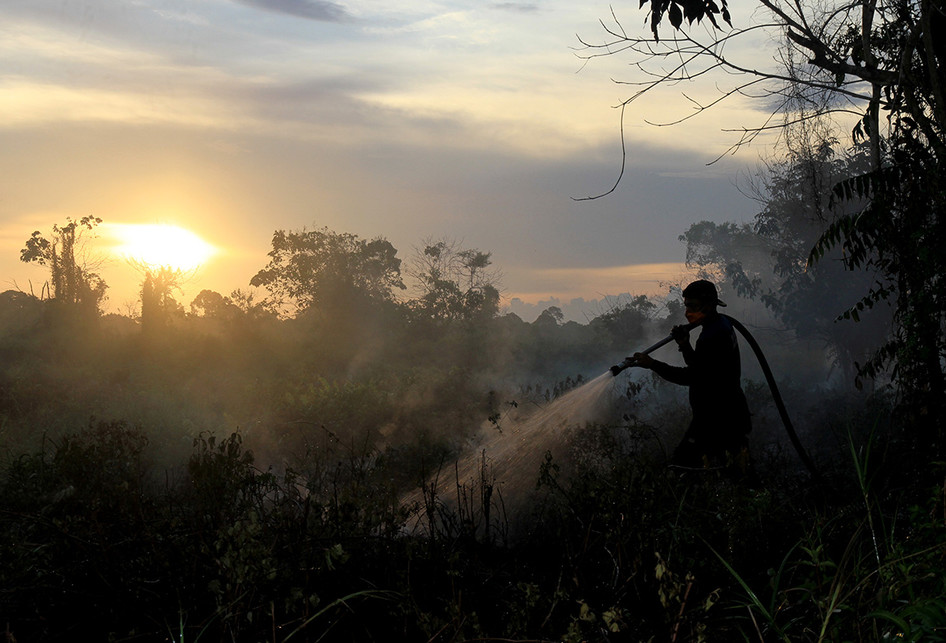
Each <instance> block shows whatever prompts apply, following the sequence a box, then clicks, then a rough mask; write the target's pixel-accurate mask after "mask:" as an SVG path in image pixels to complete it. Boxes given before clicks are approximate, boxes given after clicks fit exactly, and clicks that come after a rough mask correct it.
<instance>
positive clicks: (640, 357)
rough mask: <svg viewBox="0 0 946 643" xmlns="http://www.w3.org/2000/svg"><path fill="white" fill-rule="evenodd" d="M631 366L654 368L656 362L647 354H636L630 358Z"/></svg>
mask: <svg viewBox="0 0 946 643" xmlns="http://www.w3.org/2000/svg"><path fill="white" fill-rule="evenodd" d="M628 359H629V360H631V366H640V367H641V368H653V366H654V360H653V358H652V357H651V356H650V355H648V354H647V353H634V354H633V355H631V356H630V357H628Z"/></svg>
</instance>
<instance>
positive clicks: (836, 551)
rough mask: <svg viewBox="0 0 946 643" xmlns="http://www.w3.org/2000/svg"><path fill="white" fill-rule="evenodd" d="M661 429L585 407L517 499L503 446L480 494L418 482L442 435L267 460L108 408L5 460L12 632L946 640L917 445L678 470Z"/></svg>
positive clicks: (926, 477) (936, 521)
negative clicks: (182, 439) (823, 466)
mask: <svg viewBox="0 0 946 643" xmlns="http://www.w3.org/2000/svg"><path fill="white" fill-rule="evenodd" d="M643 428H646V427H640V426H633V427H631V426H618V427H604V426H589V427H586V428H585V429H584V430H582V431H581V433H580V439H578V440H575V441H573V444H574V445H576V446H575V449H574V453H572V454H570V455H569V456H568V457H566V458H565V459H563V460H562V461H555V460H553V459H552V457H551V456H548V457H547V458H546V461H545V464H544V466H543V467H542V469H541V471H537V472H536V480H537V489H536V490H535V492H534V494H533V496H531V497H532V498H533V499H534V501H533V502H531V503H530V504H529V505H527V506H526V508H525V509H523V510H521V512H520V513H519V514H509V513H506V512H504V511H503V510H502V509H503V498H502V494H501V493H500V490H499V489H497V488H495V483H494V482H493V481H492V480H491V479H490V477H489V471H488V468H484V471H483V476H482V478H481V480H480V483H479V485H480V486H479V488H472V489H470V488H467V489H458V493H459V494H460V497H462V498H464V499H465V501H464V502H461V503H460V504H459V505H456V504H451V503H450V502H447V500H448V499H446V498H438V497H436V496H435V495H433V492H431V491H430V490H428V493H427V494H426V496H425V498H424V501H423V502H415V503H402V502H401V501H400V500H399V499H400V498H401V497H402V494H403V492H404V491H405V488H404V487H405V483H404V480H405V479H406V478H408V477H410V476H409V475H408V473H407V472H406V470H407V469H410V466H411V462H410V461H411V458H412V457H413V456H412V455H411V453H413V454H414V455H416V453H419V452H422V451H424V450H425V449H429V446H428V447H424V446H422V445H421V446H418V447H417V449H419V451H415V452H410V450H409V449H407V447H405V446H403V445H402V446H401V447H400V450H395V449H393V448H391V449H388V450H385V451H383V452H378V451H376V450H372V449H369V448H367V447H365V446H362V447H359V446H358V445H357V443H353V444H350V445H348V446H347V448H345V449H342V448H339V449H338V450H336V451H334V452H332V456H331V457H327V456H326V455H325V454H326V451H325V450H316V449H313V450H311V451H310V452H307V453H305V454H302V455H299V456H298V457H297V458H296V459H295V461H294V462H293V465H292V467H283V468H281V469H279V470H277V469H274V468H268V469H265V470H261V469H259V468H258V467H257V465H256V462H255V458H254V456H253V454H252V452H251V451H250V450H249V449H247V448H246V446H245V444H244V442H243V438H242V436H241V435H240V434H239V433H233V434H230V435H226V436H217V435H214V434H211V433H202V434H199V435H198V436H197V437H196V438H195V439H194V442H193V449H192V452H191V454H190V456H189V458H188V459H187V462H186V463H183V464H182V466H181V467H179V468H177V469H161V468H158V467H156V466H154V465H153V464H151V463H149V459H148V453H149V444H148V441H147V439H146V438H145V437H144V436H145V432H144V431H142V430H141V429H140V428H137V427H133V426H129V425H127V424H125V423H122V422H92V423H91V424H90V425H89V426H88V427H86V428H85V429H83V430H81V431H78V432H75V433H71V434H68V435H66V436H65V437H62V438H60V439H58V440H56V441H51V440H46V441H44V442H43V443H42V447H41V448H40V449H39V450H37V451H36V452H33V453H25V454H22V455H20V456H19V457H16V458H14V459H13V460H11V461H10V462H9V464H8V465H7V467H6V469H5V471H4V472H3V477H2V480H0V561H2V565H0V626H3V627H4V628H5V631H6V632H7V640H8V641H12V640H19V641H64V640H70V641H72V640H79V639H81V640H102V641H106V640H113V641H132V640H142V641H150V640H155V641H157V640H172V641H180V642H183V641H198V640H200V641H429V642H447V641H455V642H459V641H489V640H494V641H495V640H505V641H526V640H528V641H568V642H575V643H578V642H581V641H721V640H749V641H777V640H781V641H877V640H908V641H937V640H944V639H946V604H944V599H943V598H942V597H943V596H944V595H946V580H944V579H946V560H944V557H946V522H944V521H946V517H944V499H946V486H944V480H946V477H944V469H943V467H942V466H941V465H938V464H937V465H934V466H932V467H926V468H925V469H924V470H923V471H922V472H920V473H921V474H922V475H919V474H917V472H913V473H914V474H916V475H911V476H910V477H909V478H908V479H903V478H902V477H898V476H895V475H890V473H889V469H890V468H891V467H895V466H899V465H901V464H902V462H903V461H904V460H903V458H902V457H901V456H899V455H896V456H895V455H892V454H891V453H890V452H889V450H888V449H887V446H886V445H885V444H882V443H881V442H880V441H879V440H878V439H877V438H876V437H868V438H866V439H863V440H861V439H858V438H856V437H851V438H850V439H849V443H848V447H849V448H848V451H849V453H848V454H847V455H846V462H847V466H846V467H844V469H845V470H847V471H849V472H850V473H844V474H843V475H837V476H833V477H831V476H829V477H828V479H826V480H821V481H810V480H807V479H805V477H804V476H797V477H789V476H783V475H775V474H774V473H773V472H772V471H770V470H769V471H761V472H759V475H757V476H755V477H751V478H745V477H743V478H737V477H733V476H731V475H729V474H727V473H726V472H723V471H677V470H673V469H668V468H666V467H665V466H664V465H663V463H662V460H661V459H660V458H654V457H649V456H648V457H645V456H644V455H643V454H644V453H646V452H647V450H646V449H644V448H642V445H641V444H640V442H641V440H642V439H644V438H642V437H641V436H646V435H647V432H646V431H644V430H642V429H643ZM339 454H343V455H344V457H338V456H339ZM839 469H840V468H839ZM416 474H417V475H418V476H419V475H421V472H420V471H419V470H418V471H417V472H416ZM407 524H421V525H423V529H421V530H419V531H409V530H406V529H405V525H407Z"/></svg>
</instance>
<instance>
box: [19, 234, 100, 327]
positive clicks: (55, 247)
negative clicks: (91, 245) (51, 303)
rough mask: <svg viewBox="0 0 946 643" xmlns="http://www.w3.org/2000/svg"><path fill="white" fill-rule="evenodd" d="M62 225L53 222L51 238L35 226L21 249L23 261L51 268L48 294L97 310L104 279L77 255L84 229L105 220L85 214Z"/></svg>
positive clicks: (66, 301)
mask: <svg viewBox="0 0 946 643" xmlns="http://www.w3.org/2000/svg"><path fill="white" fill-rule="evenodd" d="M66 221H67V223H66V224H65V225H63V226H60V225H59V224H53V229H52V234H51V235H49V238H47V237H46V236H44V235H43V233H42V232H40V231H39V230H36V231H35V232H33V234H32V235H30V238H29V239H27V241H26V247H25V248H23V249H22V250H21V251H20V261H23V262H24V263H37V264H39V265H41V266H47V267H48V268H49V273H50V279H51V282H50V283H48V287H49V293H48V295H49V296H50V297H52V298H54V299H56V301H59V302H62V303H66V304H72V305H76V306H80V307H83V308H86V309H88V310H91V311H94V312H98V308H99V306H100V305H101V303H102V300H103V299H104V298H105V290H106V288H107V287H108V286H106V284H105V282H104V281H103V280H102V278H101V277H99V275H98V274H96V273H95V272H93V271H92V269H90V268H89V266H88V265H87V264H86V263H84V262H83V261H82V257H81V255H80V256H77V252H80V251H81V235H82V232H83V231H89V230H93V229H94V228H95V227H96V226H97V225H99V224H100V223H102V220H101V219H100V218H98V217H93V216H85V217H82V218H81V219H80V220H79V221H73V220H72V219H69V218H67V219H66Z"/></svg>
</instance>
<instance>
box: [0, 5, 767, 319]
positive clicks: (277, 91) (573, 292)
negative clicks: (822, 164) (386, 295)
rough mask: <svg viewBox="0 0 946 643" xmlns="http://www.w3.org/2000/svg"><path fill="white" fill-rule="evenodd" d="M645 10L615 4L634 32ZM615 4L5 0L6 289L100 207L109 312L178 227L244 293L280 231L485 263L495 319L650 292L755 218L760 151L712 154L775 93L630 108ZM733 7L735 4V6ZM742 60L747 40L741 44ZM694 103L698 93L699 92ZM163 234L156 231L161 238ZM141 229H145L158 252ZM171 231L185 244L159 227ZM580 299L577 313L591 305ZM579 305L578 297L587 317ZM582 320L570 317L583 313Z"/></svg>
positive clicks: (205, 275)
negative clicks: (699, 232) (693, 236)
mask: <svg viewBox="0 0 946 643" xmlns="http://www.w3.org/2000/svg"><path fill="white" fill-rule="evenodd" d="M637 6H638V3H637V2H636V0H635V1H634V2H630V3H627V4H626V5H624V6H622V5H615V7H614V11H615V12H616V13H617V14H618V15H620V16H621V18H622V23H623V24H625V25H627V26H633V27H634V28H637V27H639V28H640V30H641V32H642V33H644V32H645V30H646V29H647V27H646V25H644V23H643V19H644V14H643V12H640V11H639V10H638V9H637ZM611 11H612V9H611V6H610V5H609V4H607V3H605V2H595V1H590V2H582V3H575V2H572V1H570V0H548V1H545V0H534V1H532V2H527V1H524V2H493V3H490V2H463V1H459V0H457V1H453V0H443V1H441V0H405V1H401V2H397V3H391V2H381V1H374V0H352V1H339V2H329V1H322V0H125V1H121V2H113V1H105V0H4V2H3V3H2V5H0V290H6V289H19V290H22V291H25V292H34V293H36V294H39V293H40V290H41V286H42V283H43V282H44V281H45V280H46V278H47V273H46V271H45V270H44V269H43V268H42V267H40V266H36V265H26V264H24V263H22V262H20V261H19V253H20V249H22V248H23V247H24V244H25V241H26V240H27V239H28V238H29V236H30V234H31V233H32V232H33V231H34V230H40V231H42V232H44V233H48V232H49V231H50V230H51V228H52V225H53V224H57V223H58V224H60V225H62V224H64V223H66V221H67V220H68V219H72V220H78V219H81V218H82V217H83V216H87V215H91V216H95V217H99V218H101V219H102V220H103V224H102V225H100V226H99V227H97V228H96V230H95V233H96V235H95V237H94V238H92V237H89V243H88V245H87V246H86V247H87V253H88V255H87V257H88V260H89V261H90V262H95V263H96V265H98V266H99V268H98V270H99V272H100V274H101V275H102V276H103V277H104V279H105V281H106V282H107V283H108V284H109V286H110V288H109V291H108V297H109V299H108V302H107V304H106V308H107V309H108V310H109V311H113V312H131V311H133V310H134V308H135V304H136V301H137V298H138V290H139V284H140V281H141V274H140V272H138V271H137V269H136V268H134V266H133V265H132V264H131V263H130V262H129V261H127V259H123V258H122V255H121V254H120V253H119V252H118V251H116V247H118V246H119V245H121V241H120V240H119V239H118V238H117V234H118V232H119V231H120V230H121V229H127V228H128V227H129V226H131V227H134V226H136V225H163V226H178V227H180V228H183V229H186V230H188V231H190V232H191V233H193V234H194V235H197V236H199V237H200V239H202V240H203V241H204V242H206V243H207V244H209V245H211V246H213V248H214V252H213V254H211V255H209V256H208V257H206V258H205V259H204V260H203V263H202V264H201V266H200V268H198V269H196V270H194V271H191V272H192V276H191V277H190V278H189V280H188V282H187V283H186V284H185V286H184V291H183V292H182V293H180V295H179V297H178V300H179V301H181V302H182V303H183V304H185V306H186V305H187V304H189V302H190V301H191V300H192V299H193V297H194V296H195V295H196V294H197V293H198V292H199V291H200V290H203V289H205V288H206V289H210V290H215V291H217V292H220V293H222V294H229V293H230V292H231V291H232V290H234V289H237V288H240V289H244V290H249V289H250V288H249V281H250V279H251V278H252V277H253V275H254V274H256V272H257V271H258V270H260V269H261V268H263V267H264V266H265V265H266V263H267V260H268V258H267V255H266V253H267V252H268V251H269V249H270V242H271V239H272V235H273V232H274V231H275V230H301V229H303V228H308V229H317V228H322V227H327V228H329V229H330V230H333V231H336V232H349V233H353V234H356V235H358V236H360V237H362V238H366V239H370V238H375V237H379V236H380V237H384V238H386V239H388V240H389V241H391V243H392V244H393V245H394V246H395V247H396V248H397V249H398V251H399V253H398V256H399V257H400V258H401V259H402V260H403V261H404V262H405V263H406V262H407V261H408V260H409V257H410V255H411V254H412V253H413V252H415V251H416V249H417V248H418V247H422V245H423V243H424V241H425V240H436V239H452V240H456V241H458V242H459V243H460V244H461V245H462V246H463V247H466V248H477V249H479V250H482V251H486V252H491V253H492V259H493V267H494V268H496V269H498V270H499V271H501V273H502V284H501V285H502V293H503V296H504V302H505V305H506V306H507V309H509V310H513V311H514V312H520V313H521V314H522V315H523V317H524V318H526V317H527V316H529V315H530V314H538V312H540V311H541V310H542V308H543V307H544V306H545V305H546V304H550V303H551V304H556V305H560V306H562V307H567V304H568V303H569V302H571V301H572V300H574V299H578V300H579V301H578V303H580V304H583V305H587V306H590V307H592V308H593V307H594V305H596V302H598V301H599V300H602V298H604V297H605V296H607V295H618V294H620V293H632V294H657V293H665V292H666V291H667V288H668V284H669V283H672V282H679V281H680V280H681V279H683V278H685V275H684V273H685V267H684V266H683V261H684V259H685V247H684V246H683V244H682V243H681V242H680V241H679V240H678V237H679V235H681V234H682V233H683V232H685V231H686V229H687V228H688V226H689V225H690V224H691V223H694V222H697V221H701V220H713V221H730V220H735V221H746V220H749V219H750V218H751V217H752V215H753V214H754V213H755V211H756V209H757V204H756V203H754V202H753V201H751V200H750V199H748V198H747V197H745V196H744V195H743V194H742V193H741V192H740V191H739V189H738V184H739V180H740V176H742V175H744V174H745V173H746V172H747V171H751V170H752V168H753V167H754V166H755V164H756V163H757V160H758V157H759V155H760V151H759V149H758V147H756V148H748V149H744V150H742V151H740V153H739V154H736V155H734V156H724V157H723V158H722V159H721V160H720V161H719V162H718V163H715V164H711V165H710V164H708V163H709V162H710V161H712V160H713V159H715V158H716V157H718V156H719V155H720V154H722V153H724V152H725V151H726V149H727V148H728V147H729V145H731V144H732V143H733V142H734V140H735V136H736V135H735V134H733V133H732V132H725V131H723V129H724V128H738V127H742V126H751V125H756V124H758V123H759V122H761V121H762V120H763V119H764V117H765V114H764V113H763V112H761V111H756V110H759V109H762V108H763V107H764V106H762V105H758V104H755V103H753V102H752V101H748V100H746V101H741V102H740V101H739V100H734V101H730V102H728V103H727V104H725V105H723V106H721V107H720V108H718V109H714V110H711V111H709V112H706V113H704V114H702V115H700V117H699V118H695V119H692V120H690V121H688V122H687V123H685V124H683V125H678V126H673V127H656V126H653V125H650V124H648V121H654V120H673V119H675V118H678V117H679V116H682V115H686V114H687V113H689V110H691V109H692V105H691V104H689V103H688V102H687V100H686V99H685V98H684V97H683V94H684V93H686V94H687V95H688V96H696V97H697V98H699V97H700V96H701V95H709V94H706V92H713V91H715V90H714V89H713V88H712V86H709V87H701V86H692V87H680V86H677V87H668V88H665V89H663V90H661V91H660V92H655V93H654V94H653V95H652V96H651V97H650V98H649V99H647V100H641V101H638V102H635V103H633V104H632V109H629V110H628V112H627V113H626V114H625V120H624V136H625V144H626V153H627V157H626V163H627V167H626V170H625V172H624V175H623V178H622V180H621V182H620V184H619V186H618V188H617V189H616V190H615V191H614V192H613V193H611V194H609V195H607V196H604V197H602V198H598V199H593V200H581V198H582V197H587V196H593V195H599V194H602V193H604V192H607V191H608V190H609V189H610V188H611V186H612V185H613V183H614V182H615V180H616V178H617V177H618V174H619V171H620V168H621V159H622V152H621V122H620V111H619V110H618V109H616V107H615V106H616V105H618V104H619V103H620V102H621V101H622V100H624V99H626V98H628V97H629V96H630V94H631V93H632V91H633V89H632V88H631V87H629V86H628V85H623V84H621V83H617V82H615V80H629V79H633V78H634V76H633V74H634V69H633V68H632V67H631V66H630V65H629V64H628V62H629V61H628V59H627V58H626V57H623V58H622V57H621V56H612V57H606V58H596V59H593V60H583V59H582V58H581V57H580V54H581V53H582V52H581V49H580V41H579V38H582V39H585V40H588V41H601V40H603V39H604V37H605V34H604V29H603V27H602V25H601V23H600V22H599V21H600V20H604V19H609V17H610V16H611ZM736 19H737V20H738V16H736ZM753 55H755V56H756V57H757V58H758V57H759V53H758V51H756V52H754V54H753ZM701 92H702V94H701ZM153 229H154V228H152V230H153ZM159 237H160V235H156V236H154V237H153V238H154V239H155V241H154V243H158V241H157V239H158V238H159ZM163 243H169V244H175V243H176V242H175V241H173V240H171V241H165V242H163ZM574 308H575V307H571V308H569V315H570V316H571V317H572V318H580V312H579V311H578V310H577V309H574ZM579 308H580V306H579ZM573 309H574V310H573Z"/></svg>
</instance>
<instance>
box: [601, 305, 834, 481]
mask: <svg viewBox="0 0 946 643" xmlns="http://www.w3.org/2000/svg"><path fill="white" fill-rule="evenodd" d="M723 317H725V318H726V319H728V320H729V322H730V323H731V324H732V326H733V328H735V329H736V330H738V331H739V333H740V334H741V335H742V336H743V337H744V338H745V340H746V343H748V344H749V346H750V347H751V348H752V352H753V353H755V356H756V359H757V360H759V366H761V367H762V373H763V374H764V375H765V381H766V382H767V383H768V385H769V390H770V391H771V392H772V399H773V400H774V401H775V408H777V409H778V414H779V417H781V418H782V424H783V425H784V426H785V432H786V433H788V439H789V440H791V443H792V446H793V447H795V452H796V453H798V457H799V458H800V459H801V461H802V463H804V465H805V468H807V469H808V471H809V472H810V473H811V474H812V475H813V476H815V477H816V478H819V477H820V475H819V473H818V470H817V469H815V465H814V463H813V462H812V461H811V458H809V457H808V454H807V453H806V452H805V449H804V447H802V445H801V440H799V439H798V434H797V433H795V428H794V427H793V426H792V421H791V419H789V417H788V411H787V410H786V409H785V403H784V402H783V401H782V395H781V393H779V390H778V385H777V384H776V383H775V376H773V375H772V369H771V368H769V363H768V361H767V360H766V359H765V355H764V354H763V353H762V347H761V346H759V343H758V342H757V341H756V340H755V337H753V336H752V334H751V333H750V332H749V330H748V329H747V328H746V327H745V326H743V325H742V324H741V323H740V322H738V321H737V320H735V319H733V318H732V317H730V316H729V315H723ZM700 323H701V322H694V323H692V324H687V325H686V326H682V327H681V328H683V329H685V330H687V331H689V330H691V329H693V328H695V327H696V326H699V325H700ZM671 341H673V335H669V336H667V337H665V338H663V339H662V340H660V341H659V342H657V343H656V344H654V345H653V346H649V347H647V348H645V349H644V350H642V351H640V353H641V354H643V355H647V354H648V353H651V352H652V351H655V350H657V349H658V348H660V347H661V346H663V345H665V344H669V343H670V342H671ZM636 363H637V360H635V359H634V358H633V357H628V358H627V359H625V360H624V361H623V362H621V363H620V364H615V365H614V366H612V367H611V374H612V375H614V376H615V377H617V375H618V373H620V372H621V371H623V370H624V369H626V368H628V367H631V366H634V365H635V364H636Z"/></svg>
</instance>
